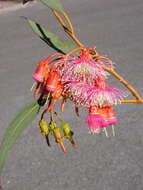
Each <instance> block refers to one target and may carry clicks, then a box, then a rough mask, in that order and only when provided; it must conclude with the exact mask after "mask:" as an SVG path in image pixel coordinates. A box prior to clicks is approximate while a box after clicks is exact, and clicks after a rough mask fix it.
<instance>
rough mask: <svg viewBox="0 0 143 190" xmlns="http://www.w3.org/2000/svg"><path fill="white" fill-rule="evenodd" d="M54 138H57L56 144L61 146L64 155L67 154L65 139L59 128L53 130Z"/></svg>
mask: <svg viewBox="0 0 143 190" xmlns="http://www.w3.org/2000/svg"><path fill="white" fill-rule="evenodd" d="M53 136H54V137H55V141H56V143H58V144H59V145H60V147H61V149H62V151H63V152H64V153H67V150H66V149H65V146H64V143H63V141H64V138H63V137H62V135H61V131H60V128H58V127H56V128H54V130H53Z"/></svg>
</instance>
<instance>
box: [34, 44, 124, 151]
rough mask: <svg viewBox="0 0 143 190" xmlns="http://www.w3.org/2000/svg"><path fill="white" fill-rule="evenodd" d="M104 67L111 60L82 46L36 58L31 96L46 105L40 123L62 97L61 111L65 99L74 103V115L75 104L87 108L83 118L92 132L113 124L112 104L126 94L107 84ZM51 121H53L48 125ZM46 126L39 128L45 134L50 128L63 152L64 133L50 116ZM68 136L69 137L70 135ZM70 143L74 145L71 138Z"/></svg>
mask: <svg viewBox="0 0 143 190" xmlns="http://www.w3.org/2000/svg"><path fill="white" fill-rule="evenodd" d="M106 68H109V69H114V65H113V63H112V61H111V60H109V59H108V58H107V57H105V56H102V55H100V54H98V53H97V52H96V50H95V49H93V48H85V47H80V48H76V49H74V50H72V51H70V52H69V53H67V54H61V53H56V54H53V55H51V56H49V57H47V58H46V59H44V60H42V61H40V62H39V63H38V66H37V68H36V70H35V72H34V75H33V78H34V80H35V81H36V82H37V85H36V88H35V91H34V96H35V97H36V96H39V101H41V102H44V103H43V104H45V103H46V102H48V107H47V108H46V109H45V110H44V112H43V113H42V116H41V121H40V126H47V125H46V124H44V125H43V122H44V121H45V120H43V116H44V114H45V113H46V112H50V114H51V113H54V111H53V110H54V106H55V104H56V102H57V100H59V99H62V102H61V111H64V105H65V103H66V101H67V100H68V99H70V100H71V101H72V102H73V103H74V105H75V110H76V113H77V114H78V108H79V107H84V108H85V109H87V110H88V116H87V118H86V119H85V121H86V123H87V125H88V128H89V130H90V132H92V133H97V132H100V131H101V130H102V129H104V130H106V127H107V126H109V125H114V124H116V123H117V119H116V116H115V113H114V111H113V105H116V104H118V103H121V100H122V99H123V97H125V96H126V93H125V92H124V91H123V90H121V89H119V88H117V87H112V88H111V87H109V85H108V83H107V79H108V76H109V73H108V72H107V71H106ZM52 122H54V124H52V127H51V123H52ZM41 123H42V124H41ZM49 126H50V127H46V130H47V131H49V132H48V133H47V132H46V133H45V132H43V130H42V133H43V134H46V136H47V134H49V133H50V131H51V133H52V134H53V136H54V137H55V138H56V142H58V143H59V144H60V145H61V147H62V150H63V151H64V152H66V150H65V148H64V144H63V139H64V137H65V136H67V135H65V133H64V135H63V136H62V135H61V133H60V129H59V128H57V126H56V122H55V121H54V120H53V117H51V121H50V123H49ZM54 126H55V127H54ZM42 129H44V128H43V127H42ZM48 129H49V130H48ZM46 130H45V131H46ZM53 130H55V131H56V133H55V132H54V131H53ZM70 131H71V130H70ZM57 133H58V134H59V135H57ZM70 134H73V133H70ZM57 136H58V137H57ZM57 139H60V140H57ZM69 139H70V140H71V139H72V135H71V138H69ZM71 142H72V144H74V145H75V143H73V142H74V141H73V140H72V141H71Z"/></svg>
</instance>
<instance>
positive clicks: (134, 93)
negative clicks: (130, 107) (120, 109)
mask: <svg viewBox="0 0 143 190" xmlns="http://www.w3.org/2000/svg"><path fill="white" fill-rule="evenodd" d="M104 70H105V71H107V72H109V73H111V74H112V75H113V76H114V77H115V78H117V79H118V80H119V81H120V82H121V83H122V84H123V85H124V86H125V87H126V88H128V89H129V91H130V92H131V93H132V95H133V96H135V97H136V100H122V102H124V103H143V99H142V97H141V96H140V95H139V94H138V92H137V91H136V90H135V89H134V88H133V86H132V85H131V84H130V83H129V82H127V81H126V80H125V79H124V78H123V77H121V76H120V75H119V74H118V73H117V72H116V71H115V70H113V69H109V68H106V67H104Z"/></svg>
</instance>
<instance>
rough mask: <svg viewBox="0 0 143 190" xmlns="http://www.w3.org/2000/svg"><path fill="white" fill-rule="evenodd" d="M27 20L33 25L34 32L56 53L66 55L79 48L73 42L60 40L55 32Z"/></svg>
mask: <svg viewBox="0 0 143 190" xmlns="http://www.w3.org/2000/svg"><path fill="white" fill-rule="evenodd" d="M26 20H27V21H28V23H29V24H30V25H31V27H32V29H33V31H34V32H35V33H36V34H37V35H38V36H39V37H40V38H41V39H42V40H43V41H44V42H46V43H47V44H48V45H49V46H50V47H51V48H53V49H55V50H56V51H58V52H61V53H65V54H66V53H67V52H69V51H71V50H72V49H74V48H76V47H77V46H76V45H75V44H73V43H72V42H69V41H67V40H60V39H59V37H58V36H57V35H56V34H54V33H53V32H50V31H49V30H48V29H45V28H44V27H42V26H40V25H39V24H38V23H36V22H34V21H32V20H30V19H27V18H26Z"/></svg>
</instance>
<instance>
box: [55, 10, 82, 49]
mask: <svg viewBox="0 0 143 190" xmlns="http://www.w3.org/2000/svg"><path fill="white" fill-rule="evenodd" d="M52 12H53V14H54V16H55V17H56V19H57V20H58V22H59V23H60V24H61V26H62V27H63V29H64V31H65V32H66V33H67V34H68V35H69V36H70V37H71V39H72V40H73V41H74V42H75V43H76V44H77V45H78V46H80V47H81V46H84V45H83V44H82V43H81V42H80V41H79V40H78V39H77V37H76V36H75V34H74V32H73V29H72V28H73V27H71V26H72V24H71V22H70V24H69V21H67V22H68V24H69V25H70V29H69V28H68V27H67V26H66V24H65V22H64V21H63V19H62V18H61V16H60V15H59V14H58V13H57V12H56V11H55V10H53V9H52ZM65 18H66V19H67V17H65Z"/></svg>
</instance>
